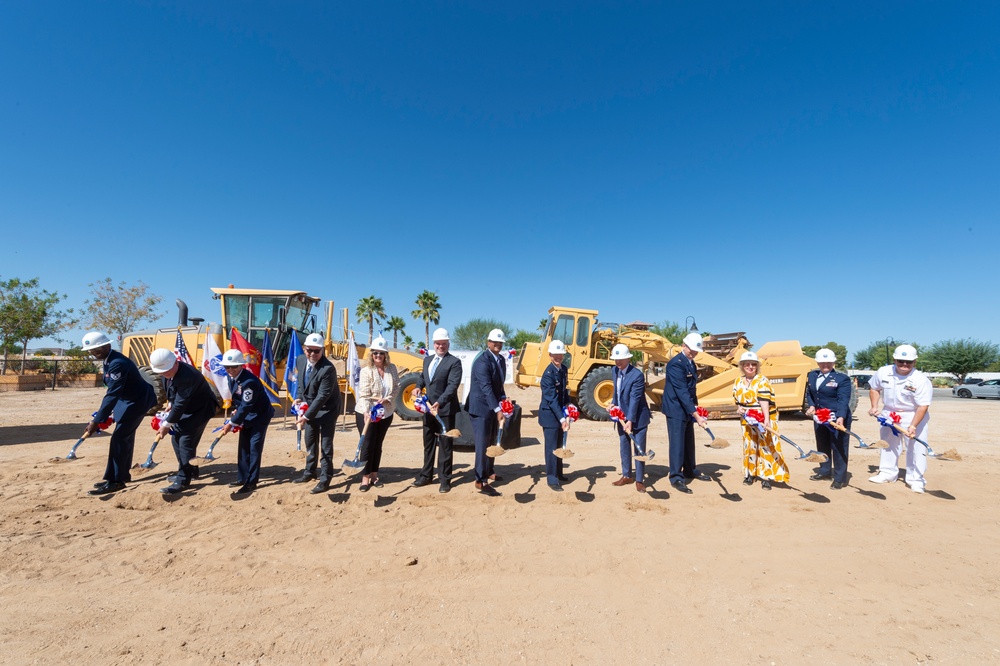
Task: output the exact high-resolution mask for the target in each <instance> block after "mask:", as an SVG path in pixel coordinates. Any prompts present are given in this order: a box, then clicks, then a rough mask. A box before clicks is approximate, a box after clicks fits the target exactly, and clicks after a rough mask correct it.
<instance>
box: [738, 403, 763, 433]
mask: <svg viewBox="0 0 1000 666" xmlns="http://www.w3.org/2000/svg"><path fill="white" fill-rule="evenodd" d="M743 420H744V421H746V422H747V424H748V425H750V426H751V427H754V428H757V430H758V432H760V434H762V435H763V434H764V433H765V432H767V428H765V427H764V412H762V411H760V410H759V409H751V410H748V411H747V413H746V414H744V415H743Z"/></svg>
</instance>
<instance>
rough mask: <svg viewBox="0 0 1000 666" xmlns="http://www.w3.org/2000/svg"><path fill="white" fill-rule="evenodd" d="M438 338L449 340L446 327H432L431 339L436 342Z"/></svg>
mask: <svg viewBox="0 0 1000 666" xmlns="http://www.w3.org/2000/svg"><path fill="white" fill-rule="evenodd" d="M439 340H451V338H449V337H448V329H447V328H436V329H434V335H432V336H431V341H433V342H438V341H439Z"/></svg>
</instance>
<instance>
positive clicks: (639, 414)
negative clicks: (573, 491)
mask: <svg viewBox="0 0 1000 666" xmlns="http://www.w3.org/2000/svg"><path fill="white" fill-rule="evenodd" d="M619 348H620V349H619ZM631 357H632V355H631V353H630V352H629V350H628V347H626V346H625V345H621V344H619V345H615V346H614V348H613V349H612V350H611V358H612V360H615V361H616V363H615V367H614V370H613V379H614V384H615V394H614V401H613V404H614V405H617V406H618V407H619V408H620V409H621V410H622V412H624V413H625V420H626V421H628V422H630V423H631V424H632V433H631V434H632V439H634V440H635V447H636V449H638V451H639V455H646V433H647V432H648V430H649V428H648V426H649V421H650V413H649V404H648V403H647V402H646V377H645V375H644V374H643V372H642V370H640V369H639V368H637V367H635V366H634V365H632V364H631V363H629V362H628V361H627V360H626V359H631ZM615 425H616V427H617V430H618V448H619V452H620V453H621V461H622V478H621V479H619V480H618V481H615V482H614V484H613V485H616V486H624V485H628V484H630V483H632V481H633V480H634V481H635V484H636V486H635V487H636V490H638V491H639V492H646V485H645V483H644V480H645V478H646V463H644V462H643V461H641V460H636V461H635V476H633V475H632V441H631V440H630V439H629V435H628V433H626V432H625V427H624V425H625V424H624V423H622V422H621V421H619V422H618V423H616V424H615Z"/></svg>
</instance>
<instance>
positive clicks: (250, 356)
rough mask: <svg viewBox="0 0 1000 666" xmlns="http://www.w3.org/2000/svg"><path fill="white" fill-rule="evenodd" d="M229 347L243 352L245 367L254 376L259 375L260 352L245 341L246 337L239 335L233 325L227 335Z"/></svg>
mask: <svg viewBox="0 0 1000 666" xmlns="http://www.w3.org/2000/svg"><path fill="white" fill-rule="evenodd" d="M229 348H230V349H239V350H240V351H241V352H243V356H245V357H246V359H247V368H248V369H249V370H250V372H252V373H253V374H254V377H260V352H259V351H257V348H256V347H254V346H253V345H252V344H250V343H249V342H247V339H246V338H244V337H243V336H242V335H240V332H239V331H237V330H236V327H235V326H234V327H233V332H232V333H231V334H230V336H229Z"/></svg>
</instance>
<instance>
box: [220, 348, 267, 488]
mask: <svg viewBox="0 0 1000 666" xmlns="http://www.w3.org/2000/svg"><path fill="white" fill-rule="evenodd" d="M245 363H246V358H244V357H243V352H241V351H240V350H239V349H230V350H229V351H227V352H226V353H225V354H223V355H222V366H223V367H224V368H225V369H226V374H227V375H229V392H230V393H232V394H233V415H232V416H230V417H229V423H227V424H225V425H224V426H223V427H222V434H223V435H225V434H226V433H228V432H230V431H232V430H233V428H234V427H236V426H238V427H239V428H240V433H239V437H240V441H239V447H238V449H237V450H238V451H239V457H238V459H237V464H236V482H235V483H230V484H229V486H230V487H231V488H239V490H237V491H235V493H236V494H237V495H242V494H245V493H252V492H253V491H254V490H256V489H257V482H258V481H259V480H260V459H261V456H262V455H263V453H264V437H265V436H266V435H267V426H268V425H270V424H271V419H272V418H273V417H274V407H273V406H271V399H270V397H268V395H267V391H266V390H264V384H263V383H262V382H261V381H260V379H258V378H257V377H255V376H254V374H253V373H252V372H250V370H248V369H247V368H246V367H245V365H244V364H245Z"/></svg>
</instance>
